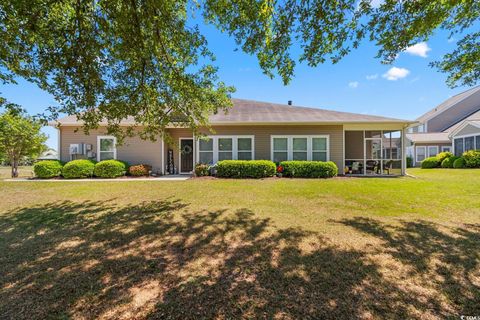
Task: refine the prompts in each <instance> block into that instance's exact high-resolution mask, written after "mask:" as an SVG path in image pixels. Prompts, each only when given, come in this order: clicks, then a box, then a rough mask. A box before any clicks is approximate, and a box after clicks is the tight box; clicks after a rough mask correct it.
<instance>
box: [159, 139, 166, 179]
mask: <svg viewBox="0 0 480 320" xmlns="http://www.w3.org/2000/svg"><path fill="white" fill-rule="evenodd" d="M160 152H161V155H160V159H161V160H160V163H161V164H162V169H161V170H160V173H161V174H162V175H165V140H164V139H163V137H162V143H161V147H160Z"/></svg>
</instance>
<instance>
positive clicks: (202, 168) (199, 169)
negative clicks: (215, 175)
mask: <svg viewBox="0 0 480 320" xmlns="http://www.w3.org/2000/svg"><path fill="white" fill-rule="evenodd" d="M209 169H210V166H209V165H208V164H203V163H197V164H196V165H195V175H196V176H197V177H205V176H208V175H209V173H210V170H209Z"/></svg>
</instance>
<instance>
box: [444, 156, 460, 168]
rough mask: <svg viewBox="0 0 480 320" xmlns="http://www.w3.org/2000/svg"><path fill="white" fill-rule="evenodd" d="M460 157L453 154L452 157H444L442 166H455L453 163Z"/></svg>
mask: <svg viewBox="0 0 480 320" xmlns="http://www.w3.org/2000/svg"><path fill="white" fill-rule="evenodd" d="M458 158H459V157H455V156H451V157H448V158H445V159H443V161H442V164H441V166H442V168H453V163H454V162H455V160H457V159H458Z"/></svg>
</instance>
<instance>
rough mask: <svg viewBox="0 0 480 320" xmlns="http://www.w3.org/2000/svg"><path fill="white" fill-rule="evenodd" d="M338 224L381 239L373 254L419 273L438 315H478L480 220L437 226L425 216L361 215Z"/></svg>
mask: <svg viewBox="0 0 480 320" xmlns="http://www.w3.org/2000/svg"><path fill="white" fill-rule="evenodd" d="M340 223H342V224H344V225H347V226H350V227H353V228H355V229H356V230H358V231H361V232H363V233H365V234H368V235H371V236H374V237H376V238H377V239H379V240H381V242H383V244H382V245H381V246H378V247H377V248H376V249H375V250H374V252H373V253H372V255H375V254H387V255H390V256H391V257H392V258H393V259H394V260H396V261H399V262H400V264H401V265H403V266H406V269H407V270H408V272H407V273H406V275H405V276H407V277H411V278H414V277H416V278H417V282H418V284H419V285H421V286H422V287H423V289H427V290H430V292H434V293H435V295H430V296H426V297H422V300H423V301H425V302H426V303H425V304H426V305H427V306H429V309H431V310H433V313H434V314H436V315H438V316H442V317H449V316H450V317H451V316H452V313H454V314H455V313H456V314H457V315H479V314H480V265H479V264H480V225H479V224H464V225H463V227H447V226H441V227H439V226H438V225H437V224H434V223H433V222H429V221H423V220H417V221H404V220H401V221H400V223H399V224H385V223H381V222H380V221H377V220H374V219H368V218H362V217H356V218H353V219H344V220H341V221H340ZM393 272H395V271H394V270H393ZM442 303H443V304H442ZM446 304H449V305H446Z"/></svg>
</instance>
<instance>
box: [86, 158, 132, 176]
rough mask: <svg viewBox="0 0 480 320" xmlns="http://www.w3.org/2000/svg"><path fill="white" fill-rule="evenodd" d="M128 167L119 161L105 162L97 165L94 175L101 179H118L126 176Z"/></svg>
mask: <svg viewBox="0 0 480 320" xmlns="http://www.w3.org/2000/svg"><path fill="white" fill-rule="evenodd" d="M126 172H127V166H126V165H125V163H124V162H122V161H118V160H103V161H100V162H98V163H97V164H95V169H94V170H93V175H94V176H96V177H100V178H116V177H120V176H124V175H125V174H126Z"/></svg>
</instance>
